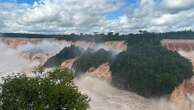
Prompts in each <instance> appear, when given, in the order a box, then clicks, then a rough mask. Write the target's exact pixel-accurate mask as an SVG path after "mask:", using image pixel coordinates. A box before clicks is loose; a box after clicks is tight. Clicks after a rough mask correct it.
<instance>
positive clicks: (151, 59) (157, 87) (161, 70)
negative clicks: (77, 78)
mask: <svg viewBox="0 0 194 110" xmlns="http://www.w3.org/2000/svg"><path fill="white" fill-rule="evenodd" d="M152 42H153V43H152ZM129 45H130V44H129ZM128 49H129V50H128V51H127V52H123V53H120V54H119V55H118V56H117V57H116V59H115V60H114V61H113V62H112V63H111V67H110V69H111V71H112V83H113V84H114V85H116V86H117V87H120V88H123V89H128V90H132V91H134V92H136V93H138V94H140V95H142V96H146V97H151V96H154V97H155V96H162V95H166V94H169V93H171V92H172V91H173V90H174V88H175V87H176V86H178V85H179V84H180V83H182V81H183V80H184V79H188V78H190V77H192V75H193V72H192V64H191V62H189V60H187V59H185V58H183V57H181V56H180V55H179V54H178V53H176V52H171V51H168V50H167V49H165V48H162V47H161V46H160V45H159V43H158V44H157V43H156V41H154V40H153V41H142V42H141V41H139V42H136V44H133V45H131V46H130V47H128Z"/></svg>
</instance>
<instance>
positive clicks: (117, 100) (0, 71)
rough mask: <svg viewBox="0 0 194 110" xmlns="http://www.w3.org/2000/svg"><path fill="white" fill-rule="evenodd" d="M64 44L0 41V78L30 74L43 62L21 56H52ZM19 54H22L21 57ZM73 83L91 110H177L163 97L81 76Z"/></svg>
mask: <svg viewBox="0 0 194 110" xmlns="http://www.w3.org/2000/svg"><path fill="white" fill-rule="evenodd" d="M65 46H70V44H68V43H61V42H59V41H47V40H44V41H41V42H39V43H35V44H33V43H27V44H23V45H19V46H17V48H12V47H10V46H9V45H6V44H4V43H2V42H0V76H1V77H3V76H6V75H11V74H12V73H18V72H30V71H31V70H32V68H33V67H34V66H37V65H38V64H39V63H43V62H37V61H36V62H34V61H32V60H33V59H31V60H29V59H26V58H25V57H23V56H22V55H24V54H27V55H29V54H30V55H34V56H35V55H37V54H39V55H40V57H41V55H48V57H50V56H52V55H55V54H56V53H58V52H59V51H60V50H62V49H63V48H64V47H65ZM21 53H22V54H21ZM74 81H75V84H76V85H77V86H78V88H79V90H80V91H81V92H82V93H84V94H87V95H88V96H89V97H90V98H91V101H90V106H91V107H90V109H91V110H179V109H178V108H175V106H174V105H173V104H172V103H170V102H169V101H168V100H167V98H159V99H146V98H144V97H141V96H139V95H136V94H135V93H132V92H129V91H124V90H119V89H117V88H115V87H113V86H112V85H111V84H110V82H108V81H105V80H100V79H97V78H93V77H90V76H88V75H83V76H81V77H80V78H76V79H75V80H74Z"/></svg>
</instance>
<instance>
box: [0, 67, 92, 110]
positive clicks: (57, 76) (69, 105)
mask: <svg viewBox="0 0 194 110" xmlns="http://www.w3.org/2000/svg"><path fill="white" fill-rule="evenodd" d="M72 80H73V76H72V73H71V72H70V71H69V70H60V69H56V70H55V71H53V72H50V73H48V75H47V76H46V77H43V78H41V77H33V78H31V77H27V76H25V75H16V76H15V77H7V78H5V79H4V83H3V84H2V85H1V90H2V92H1V93H0V101H1V103H0V108H1V109H2V110H86V109H87V108H88V107H89V104H88V102H89V98H88V97H87V96H86V95H82V94H81V93H80V92H79V91H78V89H77V87H76V86H75V85H74V83H73V81H72Z"/></svg>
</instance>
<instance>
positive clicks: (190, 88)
mask: <svg viewBox="0 0 194 110" xmlns="http://www.w3.org/2000/svg"><path fill="white" fill-rule="evenodd" d="M170 101H171V102H172V103H173V104H174V105H175V106H176V107H177V108H179V110H194V80H185V81H184V82H183V83H182V84H181V85H180V86H179V87H177V88H176V89H175V90H174V92H173V93H172V94H171V96H170Z"/></svg>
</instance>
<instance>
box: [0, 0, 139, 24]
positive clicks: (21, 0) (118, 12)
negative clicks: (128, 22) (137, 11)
mask: <svg viewBox="0 0 194 110" xmlns="http://www.w3.org/2000/svg"><path fill="white" fill-rule="evenodd" d="M35 1H38V0H0V2H16V3H27V4H33V3H34V2H35ZM123 1H124V3H125V4H126V6H130V5H133V4H136V2H137V0H123ZM124 14H125V11H124V10H122V9H119V10H116V11H113V12H111V13H108V14H107V15H106V18H107V19H109V20H115V19H118V18H119V17H120V16H123V15H124Z"/></svg>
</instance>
